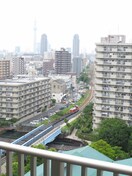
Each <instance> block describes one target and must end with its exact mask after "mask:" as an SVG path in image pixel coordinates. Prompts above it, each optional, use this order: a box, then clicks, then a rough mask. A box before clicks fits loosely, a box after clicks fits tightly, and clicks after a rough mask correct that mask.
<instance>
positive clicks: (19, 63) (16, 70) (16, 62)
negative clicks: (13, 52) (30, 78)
mask: <svg viewBox="0 0 132 176" xmlns="http://www.w3.org/2000/svg"><path fill="white" fill-rule="evenodd" d="M22 74H25V61H24V58H23V57H14V58H13V75H22Z"/></svg>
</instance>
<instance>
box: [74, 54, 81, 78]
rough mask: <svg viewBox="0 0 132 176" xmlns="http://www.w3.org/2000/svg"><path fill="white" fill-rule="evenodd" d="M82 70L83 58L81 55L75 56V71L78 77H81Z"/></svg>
mask: <svg viewBox="0 0 132 176" xmlns="http://www.w3.org/2000/svg"><path fill="white" fill-rule="evenodd" d="M81 71H82V58H81V57H78V56H76V57H73V72H74V73H76V75H77V77H79V75H80V73H81Z"/></svg>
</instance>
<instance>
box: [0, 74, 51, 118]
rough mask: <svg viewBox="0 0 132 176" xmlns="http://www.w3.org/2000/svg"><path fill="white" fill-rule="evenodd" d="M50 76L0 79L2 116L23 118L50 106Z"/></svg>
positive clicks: (0, 110) (0, 115)
mask: <svg viewBox="0 0 132 176" xmlns="http://www.w3.org/2000/svg"><path fill="white" fill-rule="evenodd" d="M50 100H51V86H50V78H47V77H42V78H40V77H39V78H38V77H33V78H32V77H28V76H23V75H21V76H19V77H16V78H13V79H8V80H4V81H0V118H17V119H19V118H23V117H26V116H29V115H32V114H35V113H37V112H40V110H41V108H42V107H48V106H49V105H50Z"/></svg>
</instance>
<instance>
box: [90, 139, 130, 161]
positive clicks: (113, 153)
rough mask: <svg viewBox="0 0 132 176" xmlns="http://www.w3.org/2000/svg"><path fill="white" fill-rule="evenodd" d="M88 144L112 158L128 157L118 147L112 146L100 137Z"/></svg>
mask: <svg viewBox="0 0 132 176" xmlns="http://www.w3.org/2000/svg"><path fill="white" fill-rule="evenodd" d="M90 146H91V147H92V148H94V149H95V150H97V151H99V152H100V153H103V154H104V155H106V156H108V157H109V158H111V159H113V160H117V159H125V158H128V157H129V156H128V154H127V153H125V152H124V151H122V150H121V148H120V147H118V146H115V147H112V146H111V145H110V144H108V143H107V142H106V141H104V140H102V139H100V140H98V141H96V142H93V143H92V144H91V145H90Z"/></svg>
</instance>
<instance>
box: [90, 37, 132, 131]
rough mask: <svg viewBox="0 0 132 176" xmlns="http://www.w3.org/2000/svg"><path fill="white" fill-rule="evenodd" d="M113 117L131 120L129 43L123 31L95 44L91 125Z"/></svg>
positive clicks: (131, 93) (130, 121)
mask: <svg viewBox="0 0 132 176" xmlns="http://www.w3.org/2000/svg"><path fill="white" fill-rule="evenodd" d="M114 117H117V118H121V119H123V120H125V121H126V122H127V123H128V124H129V125H131V124H132V43H125V36H124V35H110V36H108V37H105V38H102V39H101V43H97V44H96V60H95V99H94V114H93V128H96V127H97V126H98V124H99V123H100V121H101V120H102V119H103V118H114Z"/></svg>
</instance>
